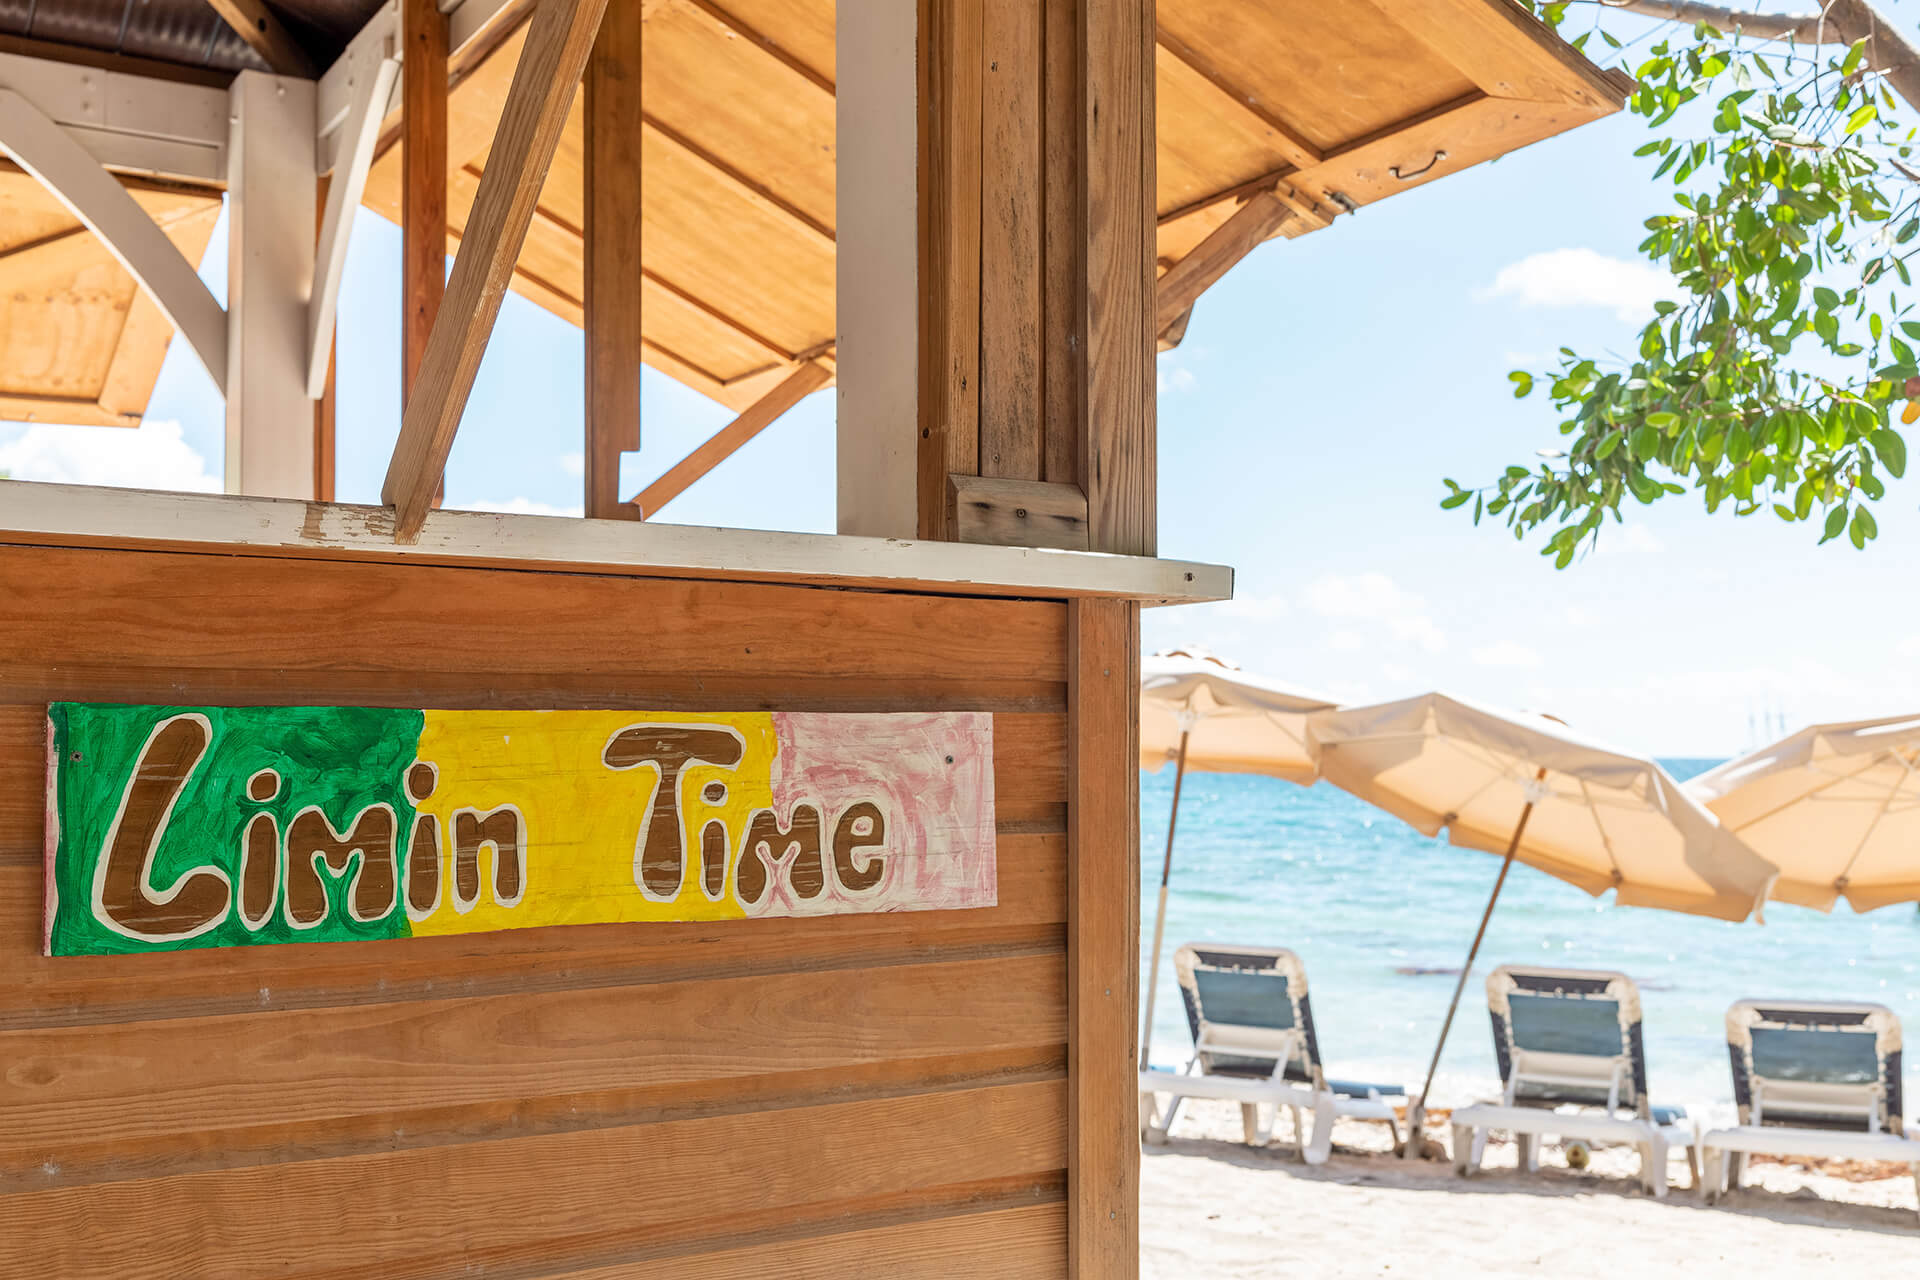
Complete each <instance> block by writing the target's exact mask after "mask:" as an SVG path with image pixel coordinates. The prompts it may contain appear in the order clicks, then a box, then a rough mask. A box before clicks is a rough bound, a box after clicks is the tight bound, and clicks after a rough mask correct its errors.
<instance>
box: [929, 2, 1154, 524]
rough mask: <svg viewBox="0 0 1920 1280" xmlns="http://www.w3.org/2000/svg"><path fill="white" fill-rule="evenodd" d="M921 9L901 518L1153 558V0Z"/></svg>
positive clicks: (941, 5) (938, 4)
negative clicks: (914, 447)
mask: <svg viewBox="0 0 1920 1280" xmlns="http://www.w3.org/2000/svg"><path fill="white" fill-rule="evenodd" d="M919 3H920V40H921V59H920V69H921V77H922V79H921V111H920V129H921V133H920V155H921V166H920V175H921V179H920V180H921V190H920V208H921V224H920V238H921V272H920V275H921V280H922V284H923V288H922V297H923V302H922V313H921V321H920V329H921V358H920V369H921V413H920V423H921V443H920V467H919V473H918V487H919V505H920V534H921V536H922V537H927V538H940V539H956V540H983V541H989V540H990V541H1000V540H1006V541H1019V542H1041V544H1042V545H1076V546H1080V547H1086V548H1090V549H1092V550H1096V551H1114V552H1120V553H1123V554H1130V555H1152V554H1153V553H1154V549H1155V548H1154V500H1153V499H1154V402H1153V377H1154V373H1153V361H1154V353H1155V352H1154V336H1155V331H1154V327H1153V311H1154V276H1155V262H1154V248H1153V241H1154V225H1155V220H1154V191H1155V186H1154V171H1155V170H1154V166H1155V152H1154V127H1153V122H1154V52H1153V50H1154V8H1153V4H1152V0H919ZM1007 481H1013V482H1025V483H1027V484H1032V483H1035V482H1038V483H1045V484H1047V485H1051V486H1059V487H1060V488H1061V489H1063V490H1073V491H1077V493H1078V494H1079V495H1080V496H1079V498H1078V499H1076V500H1060V499H1049V500H1042V501H1041V503H1040V505H1041V506H1042V507H1043V508H1045V509H1046V510H1048V511H1050V512H1060V511H1064V510H1067V509H1069V508H1070V507H1071V506H1072V505H1073V502H1074V501H1077V502H1079V503H1081V504H1084V505H1085V507H1086V508H1087V511H1086V518H1085V520H1084V521H1080V522H1079V523H1080V525H1082V526H1083V527H1082V528H1080V529H1079V530H1078V532H1077V534H1076V537H1077V539H1078V540H1077V541H1075V542H1072V543H1063V542H1061V541H1059V540H1058V539H1057V536H1056V538H1055V539H1053V540H1041V539H1037V538H1034V537H1031V536H1027V535H1023V534H1022V533H1020V532H1019V530H1021V529H1022V528H1023V527H1031V526H1030V523H1029V522H1028V521H1027V520H1026V519H1025V517H1026V513H1027V512H1028V511H1030V510H1032V509H1033V505H1034V500H1035V495H1034V493H1033V492H1032V490H1030V489H1022V488H1020V487H1018V486H1017V485H1009V484H1005V483H1002V482H1007ZM967 511H973V512H975V513H977V515H976V518H975V519H973V520H972V521H971V522H970V523H971V524H972V526H973V528H974V529H976V530H981V531H990V530H994V529H1001V530H1012V531H1014V532H1012V533H1010V534H1007V535H1005V536H1004V537H1002V536H992V535H991V534H988V533H985V532H982V533H978V534H976V533H974V532H971V531H970V530H969V529H968V528H966V527H964V526H962V524H961V513H963V512H967ZM1016 511H1017V512H1018V513H1019V514H1018V515H1017V516H1015V515H1014V514H1013V513H1015V512H1016ZM1009 517H1011V518H1009ZM1049 527H1054V526H1049Z"/></svg>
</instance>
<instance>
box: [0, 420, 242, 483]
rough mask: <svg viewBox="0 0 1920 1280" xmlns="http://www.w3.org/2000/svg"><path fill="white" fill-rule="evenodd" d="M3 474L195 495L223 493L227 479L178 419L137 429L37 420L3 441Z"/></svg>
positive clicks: (0, 467) (0, 452) (0, 459)
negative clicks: (187, 435) (188, 438)
mask: <svg viewBox="0 0 1920 1280" xmlns="http://www.w3.org/2000/svg"><path fill="white" fill-rule="evenodd" d="M0 472H5V473H6V474H7V475H9V476H11V477H12V478H13V479H15V480H44V481H50V482H52V483H55V484H104V485H113V486H115V487H117V488H122V489H181V490H186V491H188V492H191V493H218V492H219V491H220V483H221V482H220V477H219V476H217V475H215V474H213V472H211V471H209V470H208V469H207V460H206V459H205V458H203V457H201V456H200V453H199V451H198V450H196V449H194V447H193V446H192V445H190V444H188V443H187V442H186V440H185V439H184V438H183V436H182V434H181V431H180V424H179V423H178V422H174V421H170V420H152V419H149V420H148V421H146V422H143V423H141V424H140V425H139V426H138V427H135V428H133V429H131V430H129V429H128V428H126V427H65V426H55V425H53V424H50V423H41V422H36V423H34V424H33V425H32V426H30V427H28V428H27V429H26V430H25V431H23V432H21V433H20V435H19V436H18V437H16V438H15V439H13V440H11V441H7V442H4V443H0Z"/></svg>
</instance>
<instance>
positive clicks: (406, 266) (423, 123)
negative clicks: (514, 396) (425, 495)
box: [399, 0, 448, 495]
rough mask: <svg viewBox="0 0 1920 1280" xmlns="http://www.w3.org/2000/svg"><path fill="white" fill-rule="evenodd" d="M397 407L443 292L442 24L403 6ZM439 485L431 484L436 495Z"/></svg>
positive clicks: (407, 0) (412, 3) (406, 395)
mask: <svg viewBox="0 0 1920 1280" xmlns="http://www.w3.org/2000/svg"><path fill="white" fill-rule="evenodd" d="M400 38H401V42H402V45H403V52H404V55H405V57H404V60H403V61H402V63H401V70H400V79H401V89H400V93H401V108H400V113H401V114H400V147H399V153H400V156H399V161H400V343H401V346H400V407H401V411H402V413H403V414H404V413H405V410H406V405H407V402H408V401H410V400H412V399H413V388H414V385H415V384H416V383H417V382H418V381H419V378H420V364H421V361H422V360H424V359H425V358H426V354H427V339H428V338H429V337H431V336H432V334H433V326H434V323H435V321H437V320H438V319H439V318H440V300H441V298H442V297H443V296H444V295H445V293H446V288H447V128H448V121H447V19H446V16H445V15H444V14H442V13H441V12H440V6H439V5H438V4H436V3H435V0H401V3H400ZM442 487H443V486H441V485H440V484H439V483H438V482H436V485H435V489H434V492H435V494H436V495H437V494H439V493H440V492H441V489H442Z"/></svg>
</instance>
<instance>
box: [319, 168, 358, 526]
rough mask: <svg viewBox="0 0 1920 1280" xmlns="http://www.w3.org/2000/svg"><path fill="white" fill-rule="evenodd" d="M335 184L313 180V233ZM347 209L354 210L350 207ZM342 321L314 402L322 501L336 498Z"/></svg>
mask: <svg viewBox="0 0 1920 1280" xmlns="http://www.w3.org/2000/svg"><path fill="white" fill-rule="evenodd" d="M332 183H333V178H332V176H331V175H329V174H322V175H321V176H320V178H319V180H318V181H316V182H315V183H314V191H313V220H314V235H315V236H316V237H318V236H319V235H320V234H321V227H322V226H323V225H324V224H325V222H326V217H327V188H328V187H329V186H331V185H332ZM348 212H349V213H350V212H352V211H351V210H348ZM339 360H340V324H339V321H338V319H336V320H335V321H334V325H333V327H332V328H331V329H329V330H328V331H327V382H326V386H325V387H324V388H323V389H322V390H321V392H320V398H319V399H318V400H315V401H314V402H313V496H314V498H315V499H316V500H317V501H320V502H332V501H333V487H334V484H333V482H334V459H335V454H336V450H335V448H334V442H335V431H336V427H337V423H336V421H335V417H336V407H337V404H338V393H337V390H336V383H337V381H338V374H339V372H340V364H339Z"/></svg>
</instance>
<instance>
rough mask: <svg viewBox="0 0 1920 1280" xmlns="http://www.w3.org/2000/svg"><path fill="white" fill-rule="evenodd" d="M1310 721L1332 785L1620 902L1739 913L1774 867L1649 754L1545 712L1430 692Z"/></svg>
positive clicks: (1428, 828) (1424, 828)
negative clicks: (1583, 732)
mask: <svg viewBox="0 0 1920 1280" xmlns="http://www.w3.org/2000/svg"><path fill="white" fill-rule="evenodd" d="M1312 735H1313V738H1314V740H1315V743H1316V744H1317V746H1318V749H1319V753H1320V772H1321V776H1322V777H1324V778H1326V779H1327V780H1328V781H1329V782H1332V783H1333V784H1334V785H1336V786H1338V787H1341V788H1342V789H1344V790H1347V791H1351V792H1352V793H1353V794H1355V795H1357V796H1359V797H1360V798H1361V799H1363V800H1366V801H1368V802H1370V803H1372V804H1375V805H1377V806H1379V807H1380V808H1382V809H1385V810H1386V811H1387V812H1388V813H1391V814H1393V815H1394V816H1396V817H1398V818H1400V819H1402V820H1404V821H1406V822H1407V823H1409V824H1411V825H1412V826H1414V827H1415V828H1417V829H1418V830H1420V831H1421V832H1422V833H1424V834H1426V835H1437V834H1438V833H1439V832H1440V830H1441V828H1443V827H1444V828H1445V829H1446V832H1447V838H1448V840H1449V841H1451V842H1452V843H1453V844H1456V845H1459V846H1461V847H1463V848H1468V849H1481V850H1485V851H1486V852H1489V853H1505V852H1507V850H1508V848H1509V846H1512V848H1513V856H1514V859H1515V861H1518V862H1523V863H1525V864H1526V865H1528V866H1530V867H1534V868H1536V869H1538V870H1541V871H1544V872H1546V873H1547V874H1548V875H1551V876H1555V877H1558V878H1559V879H1561V880H1565V881H1567V882H1568V883H1569V884H1573V885H1577V886H1578V887H1580V888H1581V889H1584V890H1586V891H1587V892H1588V893H1590V894H1594V895H1595V896H1598V895H1599V894H1602V893H1604V892H1606V891H1607V890H1608V889H1612V890H1613V891H1614V897H1615V900H1616V901H1618V902H1620V903H1621V904H1622V905H1625V906H1636V907H1662V908H1665V909H1667V910H1669V911H1684V912H1689V913H1691V914H1694V915H1704V916H1715V917H1718V918H1720V919H1723V920H1744V919H1746V918H1747V916H1749V915H1750V914H1752V913H1753V912H1754V911H1755V910H1756V909H1758V907H1759V906H1760V904H1761V902H1762V901H1763V900H1764V899H1765V897H1766V894H1767V889H1768V886H1769V885H1770V884H1771V882H1772V879H1773V876H1774V874H1775V868H1774V867H1773V865H1772V864H1771V863H1770V862H1768V861H1767V860H1766V859H1765V858H1763V857H1761V856H1760V855H1759V854H1757V853H1755V852H1754V851H1753V850H1752V849H1751V848H1749V847H1748V846H1747V844H1746V843H1744V842H1743V841H1742V840H1741V839H1740V838H1739V837H1737V836H1735V835H1734V834H1733V833H1732V832H1730V831H1727V830H1725V829H1724V828H1723V827H1722V826H1721V825H1720V823H1719V822H1718V821H1716V820H1715V818H1714V817H1713V815H1712V814H1710V813H1708V812H1707V810H1706V809H1705V808H1703V807H1702V806H1701V805H1700V804H1699V803H1698V802H1696V801H1695V800H1694V799H1693V797H1692V796H1690V795H1689V794H1688V793H1687V791H1686V789H1685V788H1683V787H1682V786H1681V785H1680V784H1679V783H1678V782H1676V781H1674V779H1673V778H1672V777H1671V776H1669V775H1668V773H1667V771H1666V770H1665V769H1662V768H1661V767H1660V766H1659V765H1657V764H1655V763H1654V762H1653V761H1652V760H1648V759H1644V758H1642V757H1639V756H1633V755H1628V754H1625V753H1623V752H1620V751H1616V750H1613V749H1612V748H1610V747H1606V746H1603V745H1601V744H1599V743H1596V742H1594V741H1592V740H1591V739H1588V738H1584V737H1581V736H1579V735H1577V734H1575V733H1573V732H1572V731H1571V730H1569V729H1568V728H1567V727H1566V726H1565V725H1563V724H1560V723H1559V722H1558V721H1555V720H1551V719H1549V718H1547V717H1545V716H1536V715H1527V714H1521V713H1514V712H1506V711H1497V710H1494V709H1492V708H1490V707H1484V706H1480V705H1478V704H1476V703H1472V702H1468V701H1466V700H1464V699H1461V698H1454V697H1449V696H1447V695H1446V694H1441V693H1430V694H1426V695H1424V696H1421V697H1418V698H1408V699H1405V700H1404V701H1400V702H1387V703H1381V704H1378V705H1375V706H1366V707H1348V708H1345V709H1342V710H1339V711H1331V712H1323V713H1320V714H1319V715H1316V716H1315V717H1314V718H1313V722H1312ZM1529 803H1531V805H1532V810H1531V814H1530V816H1529V817H1528V820H1527V824H1526V828H1525V831H1524V833H1523V835H1522V836H1521V838H1520V839H1519V840H1518V841H1515V839H1514V831H1515V826H1516V824H1517V823H1518V821H1519V819H1520V816H1521V813H1522V811H1523V810H1525V809H1526V808H1527V806H1528V805H1529Z"/></svg>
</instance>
